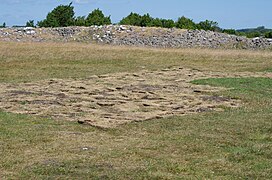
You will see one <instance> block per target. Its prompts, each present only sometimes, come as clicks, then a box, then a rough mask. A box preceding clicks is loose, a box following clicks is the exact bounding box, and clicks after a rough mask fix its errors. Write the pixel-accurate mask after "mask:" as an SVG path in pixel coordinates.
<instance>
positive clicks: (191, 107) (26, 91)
mask: <svg viewBox="0 0 272 180" xmlns="http://www.w3.org/2000/svg"><path fill="white" fill-rule="evenodd" d="M228 76H253V75H252V74H250V73H243V74H236V75H233V74H232V75H230V74H224V73H214V72H201V71H198V70H192V69H184V68H172V69H163V70H160V71H146V70H145V71H141V72H139V73H133V74H130V73H118V74H108V75H101V76H91V77H90V78H88V79H77V80H75V79H66V80H63V79H51V80H46V81H40V82H35V83H20V84H8V83H5V84H0V109H2V110H5V111H7V112H13V113H21V114H33V115H37V116H43V117H52V118H55V119H63V120H69V121H78V122H80V123H87V124H90V125H92V126H98V127H105V128H109V127H115V126H117V125H120V124H124V123H128V122H132V121H144V120H149V119H155V118H162V117H168V116H173V115H184V114H192V113H200V112H206V111H211V110H221V109H220V107H222V106H227V107H237V106H239V104H240V102H239V101H238V100H234V99H230V98H226V97H218V96H211V95H208V94H209V93H210V92H215V91H220V90H223V88H217V87H211V86H202V85H193V84H191V83H190V81H192V80H194V79H199V78H207V77H228ZM254 76H256V74H255V75H254Z"/></svg>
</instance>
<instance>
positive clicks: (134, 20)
mask: <svg viewBox="0 0 272 180" xmlns="http://www.w3.org/2000/svg"><path fill="white" fill-rule="evenodd" d="M141 22H142V16H141V15H139V14H137V13H133V12H131V13H130V14H129V15H128V16H127V17H125V18H123V19H122V20H121V21H120V22H119V24H122V25H132V26H141Z"/></svg>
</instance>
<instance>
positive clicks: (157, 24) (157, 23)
mask: <svg viewBox="0 0 272 180" xmlns="http://www.w3.org/2000/svg"><path fill="white" fill-rule="evenodd" d="M149 26H150V27H162V20H161V19H159V18H155V19H152V21H151V22H150V23H149Z"/></svg>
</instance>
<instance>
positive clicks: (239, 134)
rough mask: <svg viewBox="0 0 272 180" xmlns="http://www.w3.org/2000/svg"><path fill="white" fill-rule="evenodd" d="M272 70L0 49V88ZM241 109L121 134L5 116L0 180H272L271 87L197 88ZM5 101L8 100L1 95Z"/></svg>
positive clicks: (104, 51) (227, 81) (217, 54)
mask: <svg viewBox="0 0 272 180" xmlns="http://www.w3.org/2000/svg"><path fill="white" fill-rule="evenodd" d="M175 66H179V67H186V68H193V69H198V70H201V71H220V72H244V71H249V72H271V70H272V52H269V51H256V52H254V51H246V50H207V49H143V48H129V47H111V46H97V45H87V44H68V43H67V44H57V43H56V44H52V43H48V44H47V43H41V44H39V43H37V44H33V43H6V42H1V43H0V82H1V83H15V84H16V83H18V82H34V81H39V80H45V79H49V78H62V79H65V78H71V77H72V78H87V77H89V76H91V75H98V74H106V73H116V72H138V71H140V70H142V69H148V70H157V69H163V68H168V67H175ZM192 83H194V84H208V85H212V86H222V87H227V88H230V89H229V90H227V91H223V92H219V93H217V94H219V95H225V96H230V97H235V98H239V99H241V100H242V102H243V106H242V107H240V108H237V109H230V108H225V111H224V112H206V113H200V114H196V115H187V116H180V117H178V116H176V117H170V118H164V119H156V120H150V121H145V122H141V123H130V124H127V125H122V126H120V127H118V128H114V129H98V128H94V127H90V126H86V125H80V124H78V123H75V122H67V121H60V120H57V119H45V118H38V117H34V116H28V115H17V114H12V113H6V112H3V111H1V112H0V157H1V158H0V179H88V178H92V179H204V178H206V179H239V178H240V179H272V79H271V78H265V77H263V78H252V77H251V78H219V79H204V80H203V79H202V80H195V81H193V82H192ZM0 99H1V97H0Z"/></svg>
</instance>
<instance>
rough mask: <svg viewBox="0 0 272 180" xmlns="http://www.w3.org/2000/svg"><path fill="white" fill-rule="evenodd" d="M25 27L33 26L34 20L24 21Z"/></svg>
mask: <svg viewBox="0 0 272 180" xmlns="http://www.w3.org/2000/svg"><path fill="white" fill-rule="evenodd" d="M26 27H35V25H34V20H29V21H27V22H26Z"/></svg>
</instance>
